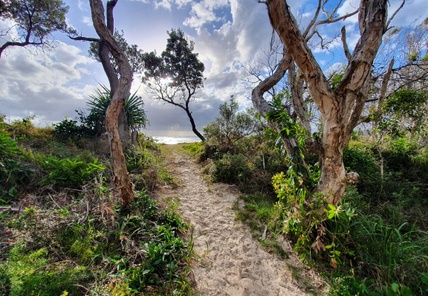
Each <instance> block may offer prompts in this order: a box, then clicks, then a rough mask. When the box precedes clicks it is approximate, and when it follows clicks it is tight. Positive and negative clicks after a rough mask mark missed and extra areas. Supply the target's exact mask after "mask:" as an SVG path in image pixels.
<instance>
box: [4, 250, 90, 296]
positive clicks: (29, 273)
mask: <svg viewBox="0 0 428 296" xmlns="http://www.w3.org/2000/svg"><path fill="white" fill-rule="evenodd" d="M48 255H49V253H48V251H47V250H46V249H45V248H41V249H37V250H30V249H28V247H26V245H25V244H21V245H16V246H15V247H13V248H12V249H11V251H10V254H9V258H8V261H6V262H5V263H3V264H1V268H0V288H5V290H3V291H9V293H8V295H11V296H19V295H22V296H24V295H25V296H26V295H62V293H63V292H65V291H66V292H67V293H68V294H67V295H81V293H82V292H83V291H82V289H81V288H80V287H81V286H82V284H84V282H86V281H88V280H89V278H90V275H89V273H88V271H87V269H86V268H85V267H83V266H73V265H72V264H70V262H67V261H63V262H61V261H59V262H52V261H51V260H50V259H49V256H48ZM2 278H3V283H4V282H6V284H5V286H3V287H2V286H1V284H2V280H1V279H2Z"/></svg>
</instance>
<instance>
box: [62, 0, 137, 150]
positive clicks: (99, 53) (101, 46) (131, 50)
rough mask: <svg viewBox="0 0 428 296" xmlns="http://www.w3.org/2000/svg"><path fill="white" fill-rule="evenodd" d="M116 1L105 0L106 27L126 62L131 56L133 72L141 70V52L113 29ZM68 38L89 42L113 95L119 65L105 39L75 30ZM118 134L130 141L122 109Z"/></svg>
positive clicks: (117, 81)
mask: <svg viewBox="0 0 428 296" xmlns="http://www.w3.org/2000/svg"><path fill="white" fill-rule="evenodd" d="M117 1H118V0H109V1H107V7H106V13H107V16H106V26H107V29H108V30H109V31H110V34H112V35H113V37H114V38H115V41H116V43H117V44H118V46H119V47H120V49H121V51H122V52H123V54H124V56H125V57H126V58H127V59H128V63H129V58H128V56H130V57H131V61H132V62H133V63H132V64H131V70H132V71H133V72H134V71H136V70H137V69H139V70H141V66H142V61H141V59H142V52H141V51H140V50H138V48H137V46H136V45H131V46H129V45H128V43H127V42H126V40H125V39H124V38H123V35H122V34H119V33H118V32H117V31H115V28H114V16H113V10H114V7H115V6H116V4H117ZM70 38H71V39H73V40H80V41H89V42H91V47H90V49H89V55H91V56H94V57H95V59H96V60H97V61H99V62H101V64H102V66H103V69H104V72H105V73H106V75H107V79H108V81H109V85H110V92H111V94H110V96H111V97H113V94H114V93H115V92H116V90H117V89H118V87H119V76H120V71H119V65H117V62H116V58H115V57H114V56H113V54H112V53H111V52H110V51H109V50H108V48H107V46H106V45H105V43H104V42H105V41H103V40H102V38H91V37H83V36H76V33H75V32H74V33H73V34H72V35H71V36H70ZM119 135H120V138H121V140H122V142H123V143H125V144H128V143H129V142H130V140H131V135H130V130H129V123H128V122H127V118H126V115H125V113H124V111H123V110H122V111H121V112H120V114H119Z"/></svg>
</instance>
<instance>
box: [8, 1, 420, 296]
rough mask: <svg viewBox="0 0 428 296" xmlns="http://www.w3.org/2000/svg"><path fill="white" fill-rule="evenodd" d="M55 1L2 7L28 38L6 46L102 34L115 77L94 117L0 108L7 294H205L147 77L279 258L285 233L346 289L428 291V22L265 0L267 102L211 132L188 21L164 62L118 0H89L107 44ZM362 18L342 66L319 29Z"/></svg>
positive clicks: (237, 112) (256, 94) (257, 93)
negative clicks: (130, 31) (307, 18)
mask: <svg viewBox="0 0 428 296" xmlns="http://www.w3.org/2000/svg"><path fill="white" fill-rule="evenodd" d="M39 2H40V3H44V5H45V6H43V7H41V6H40V3H39ZM39 2H38V1H23V2H21V1H0V16H1V17H2V18H3V19H7V20H12V21H15V23H16V24H18V25H19V29H20V30H22V31H23V32H27V37H28V38H27V39H26V40H24V41H22V40H21V42H17V43H13V42H12V43H10V42H6V43H4V45H3V46H2V47H1V48H0V55H1V52H3V50H5V49H6V48H8V47H11V46H27V45H43V44H44V41H45V38H46V37H47V36H48V35H49V34H50V33H51V32H53V31H65V32H67V33H68V34H70V37H72V38H73V39H75V40H83V41H91V42H92V44H93V45H92V54H93V55H95V57H96V58H97V60H99V61H100V62H101V63H102V65H103V68H104V70H105V73H106V75H107V77H108V79H109V87H106V86H101V87H100V89H99V90H98V92H97V93H96V94H95V95H94V96H92V97H91V98H89V101H88V112H87V113H85V112H84V111H78V112H77V113H78V116H79V118H78V120H73V119H65V120H63V121H61V122H59V123H57V124H54V125H53V126H50V127H45V128H36V127H35V126H34V124H33V119H34V117H26V118H22V119H19V120H8V119H7V118H6V116H1V117H0V251H1V252H0V294H2V295H3V294H5V295H13V296H15V295H191V294H192V293H193V292H194V291H192V287H193V286H194V285H192V283H191V280H190V278H191V277H190V275H191V272H190V271H191V268H190V263H191V261H192V260H194V259H195V257H197V256H199V254H194V252H193V236H192V227H190V225H189V224H187V223H186V222H184V221H183V219H182V218H181V217H180V214H179V212H178V205H177V204H176V201H174V200H173V199H171V200H163V199H162V198H159V195H158V192H159V191H161V189H160V187H161V186H163V187H168V188H174V187H177V186H179V185H180V181H181V180H175V179H174V176H173V173H172V172H171V171H169V168H168V167H167V166H166V165H165V163H164V161H163V157H164V153H166V152H165V151H166V149H163V148H162V146H161V145H159V144H157V143H156V142H154V141H153V139H151V138H150V137H146V136H145V135H144V134H142V133H141V132H142V129H143V128H144V127H145V125H146V123H147V118H146V115H145V111H144V103H143V100H142V98H141V97H139V96H138V95H137V94H136V93H134V94H132V95H131V93H130V89H131V83H132V80H133V75H134V74H135V71H137V70H140V71H141V73H140V74H144V76H145V77H144V79H143V82H144V83H147V86H148V87H149V88H150V87H152V94H153V95H154V96H155V97H156V98H157V99H160V100H163V101H166V102H168V103H170V104H173V105H175V106H177V107H179V108H181V109H183V110H184V111H185V112H186V114H187V116H188V118H189V120H190V122H191V126H192V131H193V132H194V133H195V134H196V135H197V136H198V137H199V138H200V139H201V141H202V142H201V143H189V144H186V145H183V146H182V147H181V148H183V150H184V151H187V152H188V153H190V154H191V155H192V156H193V157H194V158H195V159H197V160H198V161H199V163H200V166H201V169H202V172H203V173H204V174H205V176H206V179H207V181H208V182H218V183H227V184H230V185H232V186H233V187H234V188H235V187H236V188H237V189H238V190H239V192H240V193H241V194H242V195H241V196H240V198H239V200H237V201H236V202H235V203H234V204H233V208H234V210H235V211H236V220H238V221H241V222H242V223H243V224H246V225H247V226H248V227H249V228H250V229H251V232H252V235H253V238H254V239H255V240H258V241H259V242H260V244H261V245H262V246H263V247H264V248H265V249H266V250H267V251H269V252H274V253H277V254H278V255H279V256H280V257H281V258H283V259H285V258H287V256H289V254H288V253H287V251H285V250H284V249H283V247H282V246H281V243H280V240H281V239H283V240H284V239H285V240H286V241H287V242H289V243H290V245H291V246H292V248H293V250H294V252H296V253H297V254H298V255H299V257H300V259H301V261H302V262H304V263H305V264H307V265H308V266H311V267H313V268H315V269H316V270H317V271H318V272H319V273H320V274H321V275H322V276H324V278H325V279H326V281H327V282H328V286H329V289H328V292H326V293H328V294H329V295H332V296H333V295H373V296H374V295H428V235H427V234H428V221H427V215H426V211H425V209H426V208H427V206H428V200H427V196H428V147H427V141H428V122H427V116H426V114H427V112H428V94H427V91H426V90H427V77H428V65H427V62H428V58H427V54H428V53H427V51H426V42H427V39H426V36H428V35H427V34H426V33H427V30H428V21H427V20H424V21H423V22H421V23H420V24H419V25H417V26H415V27H413V28H410V29H408V30H403V29H401V28H397V29H396V30H392V28H391V27H390V24H391V20H392V18H393V17H394V16H395V15H396V14H397V13H398V12H399V11H400V9H401V8H402V6H400V7H399V8H398V9H397V10H396V11H394V12H392V14H391V18H388V14H387V6H388V2H387V1H386V0H370V1H361V3H360V7H359V8H358V9H356V10H355V11H353V12H349V13H347V14H345V15H341V16H339V15H338V14H337V13H336V12H337V10H338V8H339V6H340V5H341V2H340V3H339V4H338V6H337V7H336V8H335V9H333V10H332V11H331V13H330V12H329V8H330V7H329V6H328V5H327V2H328V1H319V2H318V6H317V9H316V13H315V14H314V17H313V19H312V21H311V22H309V23H308V24H307V27H306V28H300V27H299V25H298V24H297V23H296V18H295V17H294V16H293V15H292V13H291V11H290V9H289V7H288V5H287V2H286V1H284V0H268V1H259V2H260V3H263V4H265V5H266V6H267V11H268V15H269V19H270V21H271V25H272V28H273V30H274V31H275V32H276V34H277V35H278V37H279V39H280V43H281V48H282V49H283V50H282V51H281V52H280V53H279V55H278V56H277V57H278V61H279V62H278V63H277V64H276V65H275V66H274V67H273V68H272V69H270V70H271V71H270V73H268V74H266V73H265V74H266V75H264V76H263V77H262V76H259V77H257V81H258V84H257V85H255V86H254V85H253V87H254V88H253V91H252V94H251V98H252V103H253V106H254V109H253V108H248V109H244V108H242V107H240V106H239V104H238V102H237V100H236V99H235V97H234V96H231V99H230V101H228V102H224V103H223V104H222V105H221V106H220V107H219V116H218V117H217V118H216V119H215V120H214V121H212V122H211V123H209V124H208V125H206V126H205V127H204V128H203V133H200V132H199V131H198V130H197V128H196V124H195V122H194V119H193V117H192V112H191V111H190V109H189V104H190V102H191V101H192V100H194V99H195V97H194V95H195V94H196V91H197V90H198V89H200V88H201V87H202V86H203V74H202V72H203V71H204V65H203V63H202V62H200V61H199V60H198V57H197V54H196V53H193V49H194V48H193V43H192V42H191V41H188V40H187V39H186V38H185V36H184V33H183V31H181V30H180V29H178V30H174V29H172V30H171V31H170V32H169V39H168V41H167V48H166V50H165V51H164V52H163V53H162V54H161V56H157V55H156V53H155V52H152V53H147V54H143V53H142V52H141V51H139V50H138V49H137V48H136V47H135V46H129V45H128V44H127V43H126V41H125V40H124V37H123V34H120V33H117V32H116V31H115V28H114V15H113V10H114V8H115V6H116V4H117V3H118V0H109V1H107V2H106V3H105V4H106V7H105V9H104V2H102V1H101V0H90V1H89V3H90V8H91V13H92V22H93V25H94V28H95V30H96V33H97V35H98V37H97V38H88V37H82V36H76V34H75V32H74V31H73V30H70V29H69V28H68V27H67V25H66V23H65V14H66V12H67V10H68V8H67V7H65V6H64V4H63V3H62V1H59V0H44V1H39ZM404 2H405V1H403V2H402V4H403V5H404ZM29 8H34V9H29ZM44 10H46V14H43V13H41V12H43V11H44ZM330 10H331V9H330ZM29 11H33V12H34V13H33V14H30V16H31V18H33V17H34V16H35V15H38V14H42V15H44V16H45V17H47V18H48V19H47V20H46V19H43V18H40V20H39V21H40V24H39V26H36V28H38V30H39V31H36V32H34V31H33V30H34V28H35V27H34V26H30V27H26V26H24V25H25V24H26V22H25V20H26V19H28V15H27V14H28V12H29ZM321 11H322V12H324V14H325V15H326V17H327V18H326V19H325V20H320V19H319V17H320V12H321ZM105 12H106V15H105V14H104V13H105ZM354 15H358V19H359V22H358V23H359V30H360V31H359V36H358V38H357V40H356V45H355V48H354V49H353V50H350V49H349V47H348V42H347V40H346V28H345V27H343V28H342V30H341V31H340V35H341V40H340V41H341V45H342V47H343V51H344V52H343V54H344V57H345V59H346V62H345V63H344V64H343V67H342V68H340V69H338V70H335V71H332V72H330V73H327V71H326V70H324V69H322V67H321V66H320V62H319V61H318V60H316V59H315V57H314V54H313V52H312V50H311V48H310V46H309V43H310V41H311V38H312V37H313V36H319V38H320V39H321V41H320V42H321V43H322V44H323V45H324V41H326V40H324V39H323V38H324V37H321V34H320V33H319V32H318V29H319V26H321V25H328V24H332V23H336V22H339V21H341V20H344V19H346V18H350V17H352V16H354ZM26 17H27V18H26ZM31 18H30V19H31ZM31 23H32V22H31ZM44 23H50V24H51V25H49V26H47V27H45V28H44V27H43V26H41V25H43V24H44ZM387 32H389V33H388V34H389V35H386V34H387ZM421 32H422V33H421ZM34 34H35V37H37V38H36V39H32V38H30V37H34V36H33V35H34ZM24 35H25V34H24ZM386 37H388V38H390V39H392V37H396V38H397V39H399V40H403V42H402V44H401V45H402V46H403V48H402V49H403V50H402V51H403V52H404V53H405V54H404V55H402V56H401V57H400V59H398V57H396V56H394V55H393V53H391V55H390V56H388V55H384V56H383V58H384V60H383V61H382V63H381V61H379V60H378V59H377V58H378V56H377V54H378V52H379V51H380V50H382V46H385V48H387V46H388V44H387V41H388V40H386V39H388V38H386ZM406 40H407V41H406ZM409 40H410V41H409ZM384 41H385V42H384ZM406 42H407V43H406ZM390 46H391V47H394V46H398V45H397V44H392V45H390ZM385 48H384V49H385ZM8 50H11V49H10V48H9V49H8ZM2 58H4V57H2ZM385 60H386V62H385ZM132 61H136V63H133V62H132ZM137 64H138V65H137ZM143 64H144V66H143ZM378 64H381V65H380V66H378ZM280 82H282V86H279V84H280ZM86 114H88V115H86ZM131 131H132V132H134V133H133V136H132V137H131ZM138 132H140V133H141V134H140V135H138ZM177 149H178V148H177ZM178 151H179V152H180V153H184V152H183V151H182V150H178ZM192 173H194V172H187V174H188V176H189V175H190V176H191V175H192ZM207 190H209V189H207ZM219 196H221V195H219ZM207 207H209V205H208V206H207ZM223 222H225V223H227V221H223ZM219 243H221V242H219ZM207 252H208V243H207ZM247 253H248V250H247ZM298 276H299V272H298V271H295V277H298ZM287 280H289V279H284V281H287ZM306 290H307V291H310V292H313V293H315V289H313V288H309V287H308V288H307V289H306Z"/></svg>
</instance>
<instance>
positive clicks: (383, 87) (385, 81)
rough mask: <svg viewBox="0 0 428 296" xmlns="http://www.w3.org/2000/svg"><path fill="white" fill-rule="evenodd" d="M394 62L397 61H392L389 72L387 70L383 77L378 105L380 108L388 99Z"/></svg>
mask: <svg viewBox="0 0 428 296" xmlns="http://www.w3.org/2000/svg"><path fill="white" fill-rule="evenodd" d="M394 62H395V60H394V59H392V60H391V61H390V62H389V65H388V70H386V73H385V75H384V76H383V79H382V85H381V87H380V95H379V103H378V106H381V105H382V103H383V101H384V100H385V98H386V91H387V89H388V83H389V80H390V78H391V74H392V66H394Z"/></svg>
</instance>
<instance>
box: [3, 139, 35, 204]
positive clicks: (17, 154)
mask: <svg viewBox="0 0 428 296" xmlns="http://www.w3.org/2000/svg"><path fill="white" fill-rule="evenodd" d="M22 155H23V151H22V150H21V149H20V148H19V147H18V146H17V143H16V142H15V141H14V140H12V139H11V138H10V137H9V136H8V135H7V134H6V133H5V132H3V131H0V204H1V203H6V202H8V201H9V200H10V199H12V198H13V197H14V195H15V191H16V189H17V186H22V185H24V184H26V183H28V182H29V181H30V176H31V174H32V172H31V169H30V167H29V166H28V165H26V164H25V162H23V161H22V160H21V156H22Z"/></svg>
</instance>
